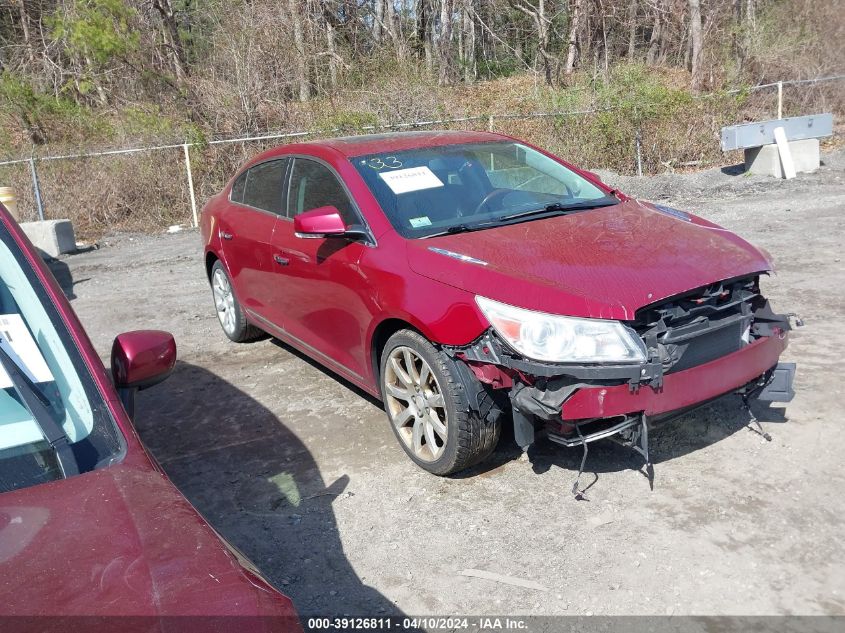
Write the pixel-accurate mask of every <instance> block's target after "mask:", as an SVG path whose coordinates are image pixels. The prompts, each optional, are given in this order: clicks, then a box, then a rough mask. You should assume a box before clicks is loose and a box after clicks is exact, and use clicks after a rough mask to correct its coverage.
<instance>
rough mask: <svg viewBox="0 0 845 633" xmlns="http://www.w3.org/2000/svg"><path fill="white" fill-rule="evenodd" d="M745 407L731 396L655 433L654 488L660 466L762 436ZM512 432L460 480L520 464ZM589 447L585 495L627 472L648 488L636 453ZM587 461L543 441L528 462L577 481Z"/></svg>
mask: <svg viewBox="0 0 845 633" xmlns="http://www.w3.org/2000/svg"><path fill="white" fill-rule="evenodd" d="M741 404H742V400H741V398H740V397H739V396H734V395H730V396H725V397H724V398H721V399H719V400H717V401H715V402H712V403H710V404H709V405H707V406H705V407H702V408H701V409H698V410H696V411H693V412H690V413H688V414H686V415H684V416H682V417H680V418H677V419H675V420H672V421H669V422H666V423H664V424H662V425H659V426H658V427H657V428H655V429H652V430H651V431H650V432H649V449H650V457H651V461H652V464H654V465H655V477H654V485H655V486H659V483H660V472H659V468H657V467H658V466H659V464H661V463H663V462H667V461H669V460H672V459H676V458H679V457H683V456H685V455H688V454H690V453H693V452H695V451H697V450H700V449H702V448H705V447H707V446H710V445H712V444H715V443H717V442H720V441H722V440H724V439H726V438H728V437H730V436H731V435H734V434H735V433H738V432H745V433H756V430H754V428H752V427H750V426H749V422H750V417H749V415H748V413H747V412H746V411H745V410H744V409H743V408H742V406H741ZM752 411H753V412H754V414H755V416H756V417H757V418H758V419H759V420H760V421H761V422H763V423H764V425H768V424H770V423H774V424H780V423H784V422H787V418H786V416H785V415H784V409H783V408H781V407H770V406H767V404H766V403H762V402H755V403H752ZM509 427H510V424H509V423H508V424H506V427H505V428H504V429H503V435H502V439H501V441H500V442H499V446H498V448H497V449H496V452H495V453H494V454H493V455H491V456H490V458H489V459H488V460H487V461H485V462H483V463H482V464H479V465H478V466H476V467H474V468H471V469H469V470H467V471H464V472H462V473H458V474H457V475H456V477H458V478H467V477H474V476H484V475H486V474H487V473H489V472H491V471H493V470H495V469H497V468H500V467H501V466H503V465H504V464H506V463H508V462H510V461H513V460H515V459H519V458H520V457H521V454H522V451H521V450H520V448H519V447H518V446H517V445H516V444H515V442H514V440H513V433H512V430H510V429H509ZM766 430H767V431H768V432H770V433H771V434H772V435H776V434H777V433H778V430H777V428H775V429H772V427H771V426H767V428H766ZM588 448H589V453H588V456H587V461H586V464H585V467H584V474H583V475H582V477H581V486H580V488H581V489H582V490H584V489H585V488H587V489H588V488H591V487H593V486H594V485H596V483H598V481H599V480H600V479H601V475H602V474H604V473H612V472H618V471H620V470H627V469H631V470H637V471H640V472H642V473H643V482H644V483H643V485H644V486H646V487H647V486H648V482H647V481H646V478H647V476H646V473H645V471H644V469H643V466H644V460H643V458H642V456H641V455H639V454H638V453H636V452H635V451H634V450H633V449H631V448H629V447H625V446H621V445H619V444H617V443H615V442H613V441H612V440H607V439H605V440H599V441H597V442H593V443H590V444H589V447H588ZM582 456H583V449H582V447H580V446H578V447H572V448H568V447H564V446H560V445H558V444H554V443H552V442H551V441H549V440H548V439H545V438H538V440H537V442H536V443H535V444H534V445H533V446H531V448H530V449H529V451H528V459H529V461H530V462H531V466H532V468H533V469H534V472H536V473H538V474H542V473H544V472H547V471H548V470H549V469H551V468H552V467H553V466H554V467H558V468H562V469H564V470H568V471H571V472H572V476H573V482H574V481H575V475H576V474H577V473H578V468H579V466H580V465H581V458H582Z"/></svg>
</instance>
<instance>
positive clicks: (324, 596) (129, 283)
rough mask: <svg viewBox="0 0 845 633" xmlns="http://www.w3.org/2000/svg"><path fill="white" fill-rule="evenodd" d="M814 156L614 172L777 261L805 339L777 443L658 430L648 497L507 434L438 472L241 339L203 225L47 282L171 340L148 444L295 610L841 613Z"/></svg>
mask: <svg viewBox="0 0 845 633" xmlns="http://www.w3.org/2000/svg"><path fill="white" fill-rule="evenodd" d="M823 160H824V162H825V166H824V167H823V168H822V169H821V170H820V171H819V172H818V173H816V174H813V175H801V176H800V177H799V178H798V179H796V180H794V181H790V182H786V181H776V180H774V179H771V178H762V177H747V176H744V175H740V174H738V172H737V170H731V169H726V170H718V169H715V170H711V171H706V172H700V173H697V174H691V175H666V176H657V177H651V178H642V179H638V178H622V177H617V176H614V175H613V174H603V177H605V178H606V180H607V181H608V182H610V183H611V184H614V185H617V186H619V187H620V188H622V189H623V190H624V191H626V192H628V193H630V194H634V195H637V196H640V197H643V198H646V199H652V200H659V201H663V202H666V203H669V204H673V205H675V206H679V207H681V208H685V209H689V210H691V211H693V212H696V213H699V214H701V215H703V216H705V217H707V218H709V219H711V220H714V221H716V222H718V223H720V224H722V225H724V226H726V227H728V228H730V229H732V230H735V231H737V232H739V233H740V234H742V235H743V236H745V237H746V238H748V239H750V240H751V241H752V242H754V243H756V244H758V245H760V246H763V247H765V248H766V249H767V250H768V251H770V252H771V253H772V254H773V256H774V258H775V261H776V263H777V266H778V271H777V275H776V276H773V277H772V278H771V279H769V280H767V281H765V286H764V291H765V292H767V294H768V295H769V297H770V298H771V299H772V300H773V303H774V305H775V307H776V308H778V309H780V310H781V311H790V312H792V311H794V312H797V313H799V314H800V315H801V316H802V317H804V319H805V321H806V324H807V325H806V327H804V328H803V329H801V330H798V331H797V332H795V333H794V336H793V338H792V344H791V346H790V348H789V349H788V350H787V353H786V357H785V360H790V361H797V362H798V363H799V369H798V376H797V385H796V387H797V391H798V395H797V397H796V398H795V400H794V401H793V402H792V403H790V404H789V405H786V406H785V407H784V406H782V405H776V406H773V407H771V408H769V409H765V408H762V407H758V408H757V409H756V411H757V413H758V414H759V417H760V418H761V419H762V420H764V421H763V426H764V427H765V429H766V430H767V431H768V432H770V433H771V434H772V436H773V438H774V440H773V441H772V442H766V441H764V440H763V439H762V438H761V437H760V435H758V434H756V433H754V432H751V431H750V430H749V429H748V428H746V423H747V417H746V416H745V415H743V414H742V413H741V411H740V409H739V400H738V399H736V398H729V399H727V400H722V401H720V402H718V403H717V404H715V405H712V406H710V407H708V408H706V409H703V410H701V411H699V412H697V413H695V414H691V415H689V416H687V417H685V418H683V419H681V420H679V421H678V422H676V423H673V424H672V425H671V426H668V427H665V428H663V429H661V430H659V431H657V432H655V433H654V434H653V436H652V451H653V457H654V459H655V472H656V477H655V487H654V491H653V492H650V491H649V487H648V483H647V481H646V479H645V478H644V477H643V475H642V474H641V473H640V472H638V471H637V468H638V467H639V465H640V461H639V460H638V458H637V457H636V456H634V455H633V454H632V453H631V452H630V451H629V450H626V449H624V448H622V447H617V446H616V445H613V444H607V445H604V444H594V445H592V446H593V447H594V448H591V450H590V459H589V461H588V462H587V470H588V472H587V473H586V474H585V476H584V478H583V479H582V483H586V484H589V483H590V482H592V481H593V480H594V479H595V480H597V481H595V483H594V485H592V487H591V488H590V490H589V493H588V496H589V498H590V501H589V502H578V501H575V500H574V499H573V498H572V495H571V493H570V489H571V487H572V482H573V479H574V476H575V473H576V471H577V466H578V462H579V460H580V451H579V450H567V449H564V448H557V447H554V446H552V445H542V446H541V447H540V450H539V456H538V458H537V459H536V460H535V461H534V463H528V462H524V461H519V460H518V459H516V457H517V455H518V452H517V451H516V448H515V446H514V444H513V441H512V439H506V440H505V441H503V442H502V444H501V445H500V448H499V450H498V451H497V453H496V454H495V456H494V458H493V460H492V461H491V462H490V463H488V464H487V465H486V467H483V468H479V469H476V470H474V471H471V472H469V473H466V474H464V475H462V476H459V477H455V478H451V479H441V478H437V477H434V476H432V475H429V474H427V473H425V472H424V471H422V470H420V469H418V468H417V467H415V466H414V465H413V464H412V463H411V462H410V461H409V460H408V459H407V458H406V457H405V455H404V453H403V452H402V450H401V449H400V447H399V446H398V444H397V443H396V441H395V440H394V438H393V435H392V433H391V431H390V429H389V428H388V423H387V420H386V417H385V415H384V412H383V411H382V410H381V409H380V406H379V404H378V402H376V401H374V400H373V399H371V398H369V397H368V396H365V395H364V394H363V393H362V392H360V391H359V390H357V389H356V388H355V387H352V386H351V385H349V384H348V383H346V382H344V381H343V380H341V379H339V378H337V377H336V376H334V375H332V374H331V373H330V372H328V371H326V370H323V369H322V368H320V367H319V366H317V365H316V364H315V363H313V362H311V361H309V360H308V359H306V358H304V357H303V356H301V355H300V354H298V353H296V352H294V351H292V350H291V349H290V348H288V347H286V346H285V345H283V344H281V343H279V342H277V341H274V340H272V339H266V340H262V341H259V342H257V343H253V344H249V345H236V344H233V343H230V342H229V341H228V340H227V339H226V338H225V337H224V335H223V333H222V331H221V330H220V328H219V326H218V324H217V321H216V316H215V314H214V311H213V309H212V301H211V294H210V292H209V290H208V285H207V282H206V279H205V277H204V271H203V265H202V258H201V245H200V240H199V236H198V234H197V233H196V232H194V231H184V232H182V233H177V234H174V235H162V236H158V237H149V236H129V235H121V236H116V237H112V238H109V239H106V240H104V241H103V242H102V243H101V244H100V248H99V249H98V250H92V251H90V252H87V253H83V254H77V255H73V256H69V257H66V258H64V259H63V260H62V261H61V262H58V264H57V265H56V271H57V276H59V277H60V278H61V281H62V283H63V285H64V286H65V287H66V289H67V291H68V292H69V294H70V296H72V298H73V305H74V307H75V309H76V310H77V312H78V313H79V315H80V316H81V318H82V321H83V323H84V324H85V325H86V327H87V329H88V332H89V333H90V335H91V338H92V340H93V341H94V344H95V345H96V347H97V349H98V350H99V351H100V353H101V355H102V356H103V358H104V359H106V358H107V357H108V351H109V349H110V346H111V340H112V338H113V337H114V335H115V334H117V333H119V332H121V331H125V330H131V329H139V328H160V329H166V330H170V331H172V332H173V333H174V335H175V336H176V341H177V344H178V346H179V356H180V362H179V365H178V367H177V370H176V372H175V374H174V375H173V376H172V378H171V379H170V380H168V381H167V382H165V383H164V384H162V385H161V386H159V387H156V388H155V389H153V390H150V391H147V392H143V393H142V394H141V397H140V401H139V413H138V419H137V426H138V429H139V431H140V434H141V436H142V438H143V440H144V441H145V442H146V444H147V445H148V446H149V447H150V448H151V450H152V452H153V453H154V454H155V455H156V457H157V458H158V459H159V461H160V462H161V463H162V465H163V466H164V468H165V469H166V471H167V472H168V473H169V475H170V476H171V477H172V479H173V481H174V482H175V483H176V484H177V485H178V486H179V488H180V489H181V490H182V491H183V492H184V493H185V495H187V497H188V498H189V499H190V500H191V501H192V502H193V503H194V504H195V505H196V507H197V508H198V509H199V510H200V512H202V513H203V514H204V515H205V516H206V517H207V519H208V520H209V521H210V522H211V523H212V524H213V525H214V526H215V527H216V528H217V529H218V530H219V531H220V532H221V533H222V534H223V535H224V536H225V537H226V538H228V539H229V540H230V541H231V542H233V543H234V544H235V545H237V546H238V547H239V548H240V549H241V550H243V551H244V552H245V553H246V554H247V555H248V556H249V557H250V558H251V559H252V560H253V561H255V563H256V564H257V565H258V567H259V568H260V569H261V570H262V571H263V573H264V574H265V575H266V576H267V577H268V578H269V579H270V580H271V581H272V582H273V583H275V584H276V586H278V587H279V588H280V589H281V590H282V591H283V592H285V593H287V594H288V595H290V596H291V597H292V598H293V600H294V602H295V604H296V606H297V608H298V609H299V610H300V613H301V614H303V615H310V614H320V615H341V614H367V615H381V614H388V613H390V614H398V613H405V614H415V615H419V614H439V615H455V614H487V613H491V612H492V613H499V614H520V615H528V614H539V615H548V614H588V613H592V614H608V615H613V614H660V615H663V614H676V615H678V614H701V615H705V614H753V615H761V614H845V546H843V539H842V536H843V533H842V521H843V518H845V494H843V490H845V477H843V468H842V464H843V454H845V434H843V433H842V424H843V417H842V406H841V401H842V391H843V387H842V383H840V382H839V380H841V379H842V378H843V377H844V376H843V371H842V358H841V353H842V349H843V347H845V333H843V331H842V330H841V329H840V328H841V327H843V324H845V321H839V322H837V319H845V300H843V289H844V288H845V266H843V263H842V262H841V257H842V250H843V237H845V230H843V228H845V152H843V151H839V152H838V153H835V154H828V155H826V156H824V158H823ZM470 569H477V570H482V571H486V572H493V573H496V574H503V575H506V576H512V577H516V578H520V579H524V580H528V581H532V582H533V583H536V584H537V585H539V586H540V587H535V588H523V587H514V586H509V585H506V584H502V583H500V582H496V581H491V580H488V579H483V578H477V577H469V576H466V575H463V574H462V573H461V572H462V571H464V570H470ZM543 589H545V590H543Z"/></svg>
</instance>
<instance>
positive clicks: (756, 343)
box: [446, 275, 801, 496]
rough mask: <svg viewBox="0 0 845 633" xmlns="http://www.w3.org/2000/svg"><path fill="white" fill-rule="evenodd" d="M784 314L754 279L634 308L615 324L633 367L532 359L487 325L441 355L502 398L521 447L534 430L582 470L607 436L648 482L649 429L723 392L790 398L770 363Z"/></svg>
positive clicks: (778, 348)
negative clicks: (576, 450)
mask: <svg viewBox="0 0 845 633" xmlns="http://www.w3.org/2000/svg"><path fill="white" fill-rule="evenodd" d="M792 316H794V315H781V314H775V313H774V312H773V311H772V309H771V307H770V305H769V302H768V301H767V300H766V299H765V298H764V297H763V296H762V295H761V294H760V289H759V277H758V276H757V275H753V276H748V277H743V278H739V279H734V280H729V281H724V282H718V283H715V284H711V285H709V286H707V287H705V288H699V289H696V290H694V291H691V292H687V293H684V294H683V295H679V296H676V297H673V298H671V299H668V300H664V301H661V302H659V303H656V304H652V305H648V306H645V307H643V308H641V309H640V310H638V311H637V312H636V315H635V318H634V319H633V320H632V321H628V322H625V323H624V325H625V326H626V327H627V328H630V329H631V330H633V331H634V332H635V333H636V335H637V336H638V337H639V338H640V339H641V340H642V342H643V344H644V346H645V349H646V351H647V353H646V359H645V360H644V361H642V362H635V363H631V362H628V363H619V364H608V363H594V364H589V363H582V364H563V363H551V362H540V361H536V360H532V359H529V358H527V357H525V356H524V355H522V354H520V353H518V352H516V351H515V350H514V349H513V347H512V346H510V345H508V344H507V343H506V342H505V341H504V340H503V339H502V338H501V337H500V336H499V334H498V333H497V331H496V330H495V329H494V328H490V329H489V330H487V331H486V332H485V333H484V334H483V335H482V336H481V337H480V338H479V339H477V340H476V341H474V342H473V343H471V344H470V345H467V346H464V347H453V348H449V349H447V350H446V351H447V352H448V353H449V354H450V355H452V356H453V357H454V358H456V359H458V360H460V361H462V362H463V363H464V364H465V365H466V366H467V367H468V368H469V369H470V370H471V371H472V373H473V374H474V375H475V377H476V378H477V379H478V380H479V381H480V382H482V383H484V384H485V385H487V387H488V388H489V389H492V390H495V391H499V392H500V393H501V392H502V391H505V392H506V393H507V394H508V396H509V399H510V402H511V405H512V409H513V419H514V435H515V438H516V441H517V443H518V444H519V445H520V446H521V447H522V448H523V450H527V448H528V447H529V446H530V445H531V444H532V443H533V441H534V438H535V435H536V433H537V432H538V431H541V432H544V433H545V434H546V436H547V437H548V438H549V439H550V440H551V441H553V442H555V443H558V444H561V445H564V446H583V447H584V448H583V450H584V456H583V459H582V469H583V464H584V461H583V460H586V456H587V444H589V443H590V442H593V441H595V440H598V439H602V438H611V439H613V440H615V441H617V442H620V443H622V444H624V445H626V446H630V447H632V448H634V449H635V450H637V451H638V452H639V453H640V454H641V455H642V456H643V458H644V460H645V462H646V468H647V472H648V474H649V476H651V461H650V457H649V453H648V431H649V428H650V427H653V426H654V425H655V424H656V423H658V422H663V421H666V420H668V419H672V418H675V417H678V416H679V415H682V414H684V413H686V412H688V411H690V410H692V409H694V408H696V407H698V406H701V405H703V404H706V403H707V402H710V401H712V400H714V399H716V398H719V397H721V396H724V395H727V394H730V393H739V394H741V395H742V396H743V403H744V405H745V406H747V405H748V402H749V401H750V400H751V399H754V398H757V399H762V400H770V401H789V400H791V399H792V395H793V392H792V378H793V376H794V372H795V366H794V364H783V363H779V362H778V359H779V357H780V354H781V353H782V352H783V350H784V349H785V348H786V345H787V332H788V331H789V330H790V329H792V328H791V323H790V317H792ZM796 324H797V325H801V322H800V320H798V319H796ZM579 475H580V472H579ZM577 485H578V482H577V481H576V486H575V489H574V491H575V492H576V496H577V495H578V494H580V493H579V491H578V490H577Z"/></svg>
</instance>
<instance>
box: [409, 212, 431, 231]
mask: <svg viewBox="0 0 845 633" xmlns="http://www.w3.org/2000/svg"><path fill="white" fill-rule="evenodd" d="M408 221H409V222H410V223H411V226H412V227H414V228H415V229H418V228H420V227H421V226H431V220H429V219H428V216H427V215H424V216H422V217H421V218H411V219H410V220H408Z"/></svg>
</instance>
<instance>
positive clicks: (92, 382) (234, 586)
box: [0, 206, 301, 631]
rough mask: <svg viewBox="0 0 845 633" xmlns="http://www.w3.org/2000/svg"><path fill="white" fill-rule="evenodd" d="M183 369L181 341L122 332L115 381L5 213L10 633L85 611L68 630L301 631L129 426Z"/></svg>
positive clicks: (4, 434)
mask: <svg viewBox="0 0 845 633" xmlns="http://www.w3.org/2000/svg"><path fill="white" fill-rule="evenodd" d="M175 361H176V345H175V343H174V341H173V337H172V336H171V335H170V334H168V333H166V332H158V331H150V330H147V331H139V332H129V333H126V334H121V335H120V336H118V337H117V338H116V339H115V341H114V346H113V349H112V374H113V375H112V378H113V381H114V384H113V383H112V381H111V380H110V379H109V377H108V376H107V374H106V372H105V370H104V368H103V364H102V363H101V362H100V359H99V358H98V356H97V353H96V352H95V351H94V348H93V347H92V345H91V342H90V341H89V339H88V337H87V336H86V335H85V332H84V330H83V329H82V325H81V324H80V323H79V320H78V319H77V318H76V315H75V314H74V313H73V310H72V309H71V307H70V305H69V304H68V302H67V299H66V298H65V297H64V295H63V294H62V291H61V289H60V288H59V286H58V284H57V283H56V280H55V279H54V278H53V276H52V274H51V273H50V272H49V270H48V269H47V267H46V266H45V264H44V262H43V261H42V260H41V258H40V257H39V256H38V254H37V252H36V250H35V248H34V247H33V246H32V244H31V243H30V242H29V241H28V240H27V238H26V236H24V234H23V232H22V231H21V230H20V228H19V227H18V226H17V225H16V224H15V222H14V220H13V219H12V218H11V216H10V215H9V214H8V212H7V211H6V209H4V208H3V207H2V206H0V617H5V619H4V625H8V626H9V627H11V628H10V630H17V629H16V626H15V625H18V627H20V628H21V630H33V627H35V628H38V622H37V621H35V620H32V619H30V617H31V616H50V617H52V618H53V619H52V620H51V623H52V624H53V625H55V626H56V627H59V626H60V623H57V622H56V616H73V617H75V618H76V619H75V620H69V621H68V622H66V626H65V628H67V627H68V626H69V627H70V628H72V629H73V628H82V629H86V630H116V629H121V630H126V629H127V628H128V629H130V630H135V629H137V630H154V629H155V630H158V629H157V627H158V624H157V623H158V622H159V620H158V618H160V617H169V616H211V617H213V618H214V619H213V620H212V619H206V620H188V621H186V620H184V619H183V620H181V622H182V623H183V624H185V625H187V626H189V628H190V627H192V626H196V627H197V628H202V629H203V630H209V627H210V628H211V629H213V630H243V625H244V623H245V622H244V621H238V620H235V619H231V616H253V619H252V620H251V621H250V622H248V623H247V624H248V628H249V629H250V630H266V631H270V630H272V631H280V630H281V631H301V628H300V626H299V623H298V620H297V615H296V612H295V611H294V608H293V606H292V604H291V601H290V599H288V598H287V597H285V596H283V595H282V594H280V593H278V592H277V591H276V590H275V589H273V588H272V587H271V586H270V585H269V584H268V583H267V582H266V581H265V580H263V579H262V578H261V576H260V575H259V573H258V571H257V570H256V569H255V567H254V566H253V565H252V564H251V563H250V562H249V561H248V560H246V559H245V558H244V557H243V556H242V555H241V554H239V553H238V552H237V551H236V550H234V549H233V548H232V547H231V546H230V545H228V544H227V543H225V542H224V541H223V540H222V539H221V538H220V537H219V536H218V535H217V534H216V533H215V532H214V530H212V528H211V527H209V525H208V524H207V523H206V522H205V521H204V520H203V519H202V517H201V516H200V515H199V514H198V513H197V511H196V510H194V508H193V507H192V506H191V505H190V504H189V503H188V501H187V500H186V499H185V497H183V496H182V495H181V494H180V493H179V491H178V490H177V489H176V487H175V486H174V485H173V484H172V483H171V482H170V481H169V480H168V478H167V477H166V476H165V474H164V472H163V471H162V470H161V469H160V467H159V466H158V465H157V464H156V462H155V461H154V460H153V459H152V458H151V456H150V455H149V454H148V453H147V451H146V450H145V448H144V447H143V446H142V445H141V442H140V441H139V439H138V436H137V434H136V432H135V430H134V428H133V426H132V423H131V422H130V417H129V414H127V411H128V412H129V413H130V414H131V412H132V410H133V403H134V397H135V392H136V391H137V390H139V389H146V388H148V387H151V386H153V385H155V384H156V383H158V382H160V381H162V380H164V379H165V378H166V377H167V376H168V375H169V374H170V372H171V370H172V369H173V366H174V363H175ZM6 616H30V617H23V618H21V617H18V618H9V617H6ZM79 616H90V617H91V619H90V620H80V619H79ZM104 616H141V617H140V618H139V619H136V620H127V619H125V618H124V619H123V620H121V621H120V622H112V621H110V620H109V619H108V618H105V619H103V618H104ZM51 623H47V622H46V620H45V622H42V623H41V624H42V625H43V626H47V627H48V628H49V626H48V624H51ZM43 626H42V628H43ZM165 628H166V627H165ZM177 628H179V627H178V626H177Z"/></svg>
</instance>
